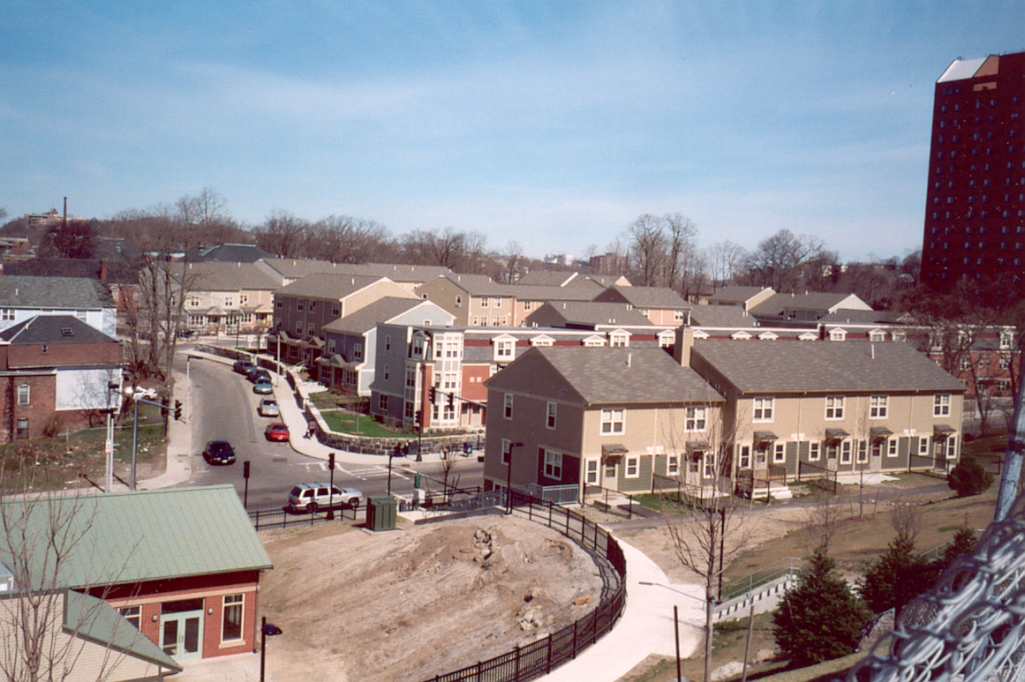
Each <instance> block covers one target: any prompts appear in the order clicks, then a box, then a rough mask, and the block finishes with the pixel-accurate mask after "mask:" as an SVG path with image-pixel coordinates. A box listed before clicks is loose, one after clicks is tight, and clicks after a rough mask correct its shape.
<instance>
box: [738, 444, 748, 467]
mask: <svg viewBox="0 0 1025 682" xmlns="http://www.w3.org/2000/svg"><path fill="white" fill-rule="evenodd" d="M738 448H739V450H740V454H739V456H738V457H737V460H738V464H739V466H740V468H741V469H750V468H751V446H750V445H740V446H738Z"/></svg>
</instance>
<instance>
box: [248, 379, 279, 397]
mask: <svg viewBox="0 0 1025 682" xmlns="http://www.w3.org/2000/svg"><path fill="white" fill-rule="evenodd" d="M253 393H256V394H257V395H271V394H272V393H274V384H272V383H271V382H269V381H263V380H261V381H259V382H257V383H255V384H253Z"/></svg>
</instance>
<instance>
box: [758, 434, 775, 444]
mask: <svg viewBox="0 0 1025 682" xmlns="http://www.w3.org/2000/svg"><path fill="white" fill-rule="evenodd" d="M775 440H776V434H774V433H773V432H772V431H755V437H754V441H755V443H772V442H773V441H775Z"/></svg>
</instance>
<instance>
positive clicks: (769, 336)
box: [758, 332, 779, 341]
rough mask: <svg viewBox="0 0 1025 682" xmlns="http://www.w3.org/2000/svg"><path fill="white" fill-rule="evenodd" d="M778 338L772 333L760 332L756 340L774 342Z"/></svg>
mask: <svg viewBox="0 0 1025 682" xmlns="http://www.w3.org/2000/svg"><path fill="white" fill-rule="evenodd" d="M778 338H779V335H778V334H774V333H772V332H762V333H761V334H759V335H758V340H759V341H775V340H776V339H778Z"/></svg>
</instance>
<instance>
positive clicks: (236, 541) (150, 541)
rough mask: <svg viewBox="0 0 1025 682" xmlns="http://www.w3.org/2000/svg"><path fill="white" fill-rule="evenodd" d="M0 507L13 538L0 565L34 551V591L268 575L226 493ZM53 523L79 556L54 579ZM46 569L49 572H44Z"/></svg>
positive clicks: (249, 529) (230, 490)
mask: <svg viewBox="0 0 1025 682" xmlns="http://www.w3.org/2000/svg"><path fill="white" fill-rule="evenodd" d="M3 505H4V510H3V513H4V515H5V516H4V518H5V519H8V520H9V522H10V523H11V524H13V525H12V527H15V528H17V529H18V530H17V532H16V533H14V534H12V536H11V537H9V538H8V539H7V540H6V541H4V542H0V562H2V563H4V564H6V565H8V566H11V565H15V564H13V563H11V561H12V559H11V557H10V556H9V554H10V552H11V551H12V550H13V551H19V550H18V548H19V547H20V546H21V543H22V542H23V541H25V542H27V543H28V544H29V546H31V547H32V548H33V554H32V556H31V562H32V568H31V569H30V570H31V571H32V572H33V573H34V575H33V576H32V580H33V581H34V583H35V586H36V587H46V588H51V589H52V588H57V587H82V586H96V585H109V584H125V583H134V582H141V581H146V580H161V579H168V578H178V577H184V576H193V575H211V574H215V573H229V572H233V571H252V570H263V569H268V568H271V562H270V558H269V557H268V556H267V552H266V551H265V550H264V548H263V543H262V542H260V538H259V537H257V535H256V531H254V530H253V526H252V523H250V521H249V516H248V515H247V514H246V512H245V510H244V509H243V508H242V502H241V501H240V500H239V498H238V493H236V492H235V488H234V486H231V485H218V486H208V487H204V488H169V489H165V490H152V491H146V492H136V493H122V494H113V495H89V496H82V497H73V496H68V497H54V498H40V499H37V500H29V501H25V500H12V501H8V502H4V503H3ZM53 523H57V524H60V526H61V528H62V530H66V531H67V533H68V536H67V537H68V538H69V539H77V540H78V542H77V545H76V546H77V547H78V548H79V549H78V550H77V551H71V552H70V555H69V556H67V557H66V558H65V559H64V562H63V563H62V564H61V565H60V567H59V568H58V569H56V571H57V574H56V575H55V573H54V571H55V569H53V568H52V566H53V560H54V557H53V556H52V554H51V553H50V551H49V550H46V549H44V548H46V547H47V541H46V539H47V538H48V537H50V535H49V530H48V528H49V526H50V525H51V524H53ZM23 528H24V529H25V530H24V534H23V533H22V529H23ZM46 561H49V562H50V563H49V564H48V565H49V566H50V568H49V569H48V570H47V569H44V568H43V566H44V562H46ZM25 587H26V586H20V588H21V589H24V588H25Z"/></svg>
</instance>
